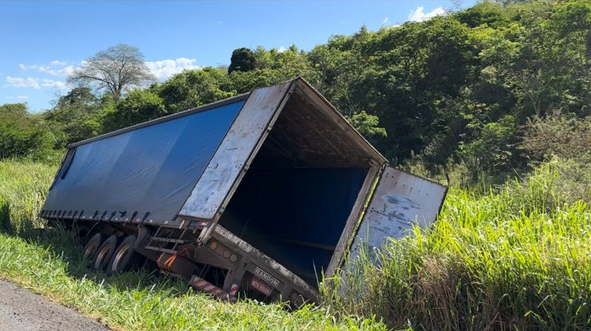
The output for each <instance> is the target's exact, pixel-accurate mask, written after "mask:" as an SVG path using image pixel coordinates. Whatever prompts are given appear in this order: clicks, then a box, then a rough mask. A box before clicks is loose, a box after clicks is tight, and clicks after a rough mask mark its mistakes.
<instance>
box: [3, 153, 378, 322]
mask: <svg viewBox="0 0 591 331" xmlns="http://www.w3.org/2000/svg"><path fill="white" fill-rule="evenodd" d="M54 171H55V167H51V166H46V165H42V164H37V163H30V162H17V161H0V225H1V226H2V233H0V247H2V250H1V251H0V277H2V278H5V279H8V280H11V281H13V282H15V283H17V284H19V285H20V286H23V287H26V288H29V289H31V290H33V291H35V292H38V293H41V294H43V295H44V296H47V297H49V298H51V299H52V300H54V301H57V302H59V303H61V304H64V305H67V306H70V307H73V308H75V309H77V310H79V311H81V312H82V313H84V314H87V315H89V316H92V317H94V318H96V319H98V320H100V321H101V322H103V323H105V324H106V325H108V326H110V327H112V328H115V329H121V330H298V331H301V330H386V326H385V325H384V324H383V323H380V322H376V321H374V320H373V319H371V318H365V317H364V318H357V317H349V316H344V315H341V316H339V317H337V316H336V315H334V314H332V313H331V312H330V311H329V310H328V309H326V308H319V307H312V306H307V307H304V308H303V309H301V310H298V311H296V312H289V311H288V310H286V309H285V307H284V306H282V305H279V304H275V305H261V304H258V303H256V302H254V301H249V300H241V301H240V302H238V303H237V304H228V303H223V302H220V301H218V300H215V299H212V298H210V297H208V296H207V295H205V294H202V293H197V292H194V291H192V290H191V289H188V288H187V285H186V284H185V283H183V282H181V281H177V280H173V279H169V278H164V277H161V276H159V275H154V274H149V273H147V272H135V273H125V274H122V275H118V276H114V277H107V278H105V277H104V276H103V275H101V274H97V273H91V272H90V271H89V269H88V268H87V262H86V261H84V260H83V259H82V256H81V246H80V243H79V241H78V240H77V238H75V236H74V235H73V234H72V233H70V232H68V231H65V230H63V229H52V228H48V227H46V226H45V224H44V222H43V221H41V220H39V219H38V218H37V217H36V215H37V212H38V211H39V208H40V206H41V204H42V202H43V201H44V196H45V192H46V191H47V188H48V187H49V184H50V180H51V178H52V177H53V174H54Z"/></svg>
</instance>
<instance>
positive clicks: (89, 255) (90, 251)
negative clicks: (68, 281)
mask: <svg viewBox="0 0 591 331" xmlns="http://www.w3.org/2000/svg"><path fill="white" fill-rule="evenodd" d="M103 239H104V238H103V235H102V234H100V233H97V234H95V235H94V236H92V238H90V240H88V242H87V243H86V245H84V258H85V259H87V260H89V261H94V259H95V258H96V253H97V252H98V249H99V247H101V244H102V243H103Z"/></svg>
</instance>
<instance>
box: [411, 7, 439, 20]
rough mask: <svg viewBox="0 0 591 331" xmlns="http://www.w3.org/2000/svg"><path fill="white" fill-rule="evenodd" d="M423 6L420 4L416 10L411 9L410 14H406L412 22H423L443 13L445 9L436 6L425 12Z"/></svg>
mask: <svg viewBox="0 0 591 331" xmlns="http://www.w3.org/2000/svg"><path fill="white" fill-rule="evenodd" d="M424 9H425V8H423V6H420V7H419V8H417V9H416V10H411V11H410V14H408V19H409V20H410V21H412V22H423V21H426V20H429V19H432V18H433V17H435V16H441V15H445V13H446V12H445V9H443V7H437V8H435V9H433V10H432V11H430V12H428V13H425V12H424V11H423V10H424Z"/></svg>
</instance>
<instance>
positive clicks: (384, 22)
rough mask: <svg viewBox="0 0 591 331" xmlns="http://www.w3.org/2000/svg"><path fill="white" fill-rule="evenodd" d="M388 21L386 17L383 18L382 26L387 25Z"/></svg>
mask: <svg viewBox="0 0 591 331" xmlns="http://www.w3.org/2000/svg"><path fill="white" fill-rule="evenodd" d="M389 19H390V17H388V16H386V18H384V20H383V21H382V25H384V24H386V23H388V20H389Z"/></svg>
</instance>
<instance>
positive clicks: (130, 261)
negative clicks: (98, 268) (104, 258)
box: [107, 235, 142, 274]
mask: <svg viewBox="0 0 591 331" xmlns="http://www.w3.org/2000/svg"><path fill="white" fill-rule="evenodd" d="M136 241H137V236H135V235H129V236H127V238H125V240H123V242H121V244H119V246H117V249H116V250H115V252H114V253H113V256H112V257H111V259H110V261H109V265H108V266H107V274H115V273H118V272H123V271H128V270H131V269H133V268H135V267H137V266H138V265H139V264H140V262H142V256H141V255H140V254H139V253H138V252H136V251H135V249H134V247H135V242H136Z"/></svg>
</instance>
